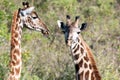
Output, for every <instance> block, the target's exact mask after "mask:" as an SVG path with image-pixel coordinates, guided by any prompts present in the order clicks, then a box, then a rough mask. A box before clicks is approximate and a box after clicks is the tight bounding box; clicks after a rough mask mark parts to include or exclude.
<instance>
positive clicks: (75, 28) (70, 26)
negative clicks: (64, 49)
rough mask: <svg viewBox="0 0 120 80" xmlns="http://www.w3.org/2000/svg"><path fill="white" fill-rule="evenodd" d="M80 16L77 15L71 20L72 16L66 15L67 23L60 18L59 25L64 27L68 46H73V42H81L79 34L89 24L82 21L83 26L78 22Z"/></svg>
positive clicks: (63, 30)
mask: <svg viewBox="0 0 120 80" xmlns="http://www.w3.org/2000/svg"><path fill="white" fill-rule="evenodd" d="M78 22H79V16H76V17H75V21H73V22H71V20H70V16H69V15H67V16H66V24H64V22H62V21H60V20H58V21H57V23H58V26H59V27H60V28H61V29H62V32H63V33H64V35H65V42H66V44H67V45H68V46H71V43H74V42H79V34H80V32H81V31H82V30H84V29H85V28H86V26H87V23H82V24H81V26H79V24H78Z"/></svg>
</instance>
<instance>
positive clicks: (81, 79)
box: [80, 71, 84, 80]
mask: <svg viewBox="0 0 120 80" xmlns="http://www.w3.org/2000/svg"><path fill="white" fill-rule="evenodd" d="M83 74H84V71H83V72H81V73H80V80H83Z"/></svg>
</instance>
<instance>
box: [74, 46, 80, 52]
mask: <svg viewBox="0 0 120 80" xmlns="http://www.w3.org/2000/svg"><path fill="white" fill-rule="evenodd" d="M78 50H79V45H77V48H76V49H75V50H74V52H73V53H76V52H77V51H78Z"/></svg>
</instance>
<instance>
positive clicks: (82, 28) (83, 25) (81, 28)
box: [80, 23, 87, 31]
mask: <svg viewBox="0 0 120 80" xmlns="http://www.w3.org/2000/svg"><path fill="white" fill-rule="evenodd" d="M86 27H87V23H82V25H81V27H80V30H81V31H82V30H84V29H85V28H86Z"/></svg>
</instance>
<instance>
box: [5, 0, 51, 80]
mask: <svg viewBox="0 0 120 80" xmlns="http://www.w3.org/2000/svg"><path fill="white" fill-rule="evenodd" d="M22 4H23V8H22V9H21V8H19V9H18V10H17V11H15V12H14V14H13V19H12V25H11V50H10V64H9V65H10V72H9V76H8V79H7V80H19V79H20V76H21V68H22V56H21V34H22V28H23V27H27V28H28V29H30V30H35V31H38V32H41V33H42V34H43V35H45V36H48V35H49V30H48V28H47V26H46V25H45V24H44V23H43V21H42V20H41V19H40V18H39V17H38V15H37V13H36V12H35V10H34V7H33V6H31V7H30V6H29V3H28V2H23V3H22Z"/></svg>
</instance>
